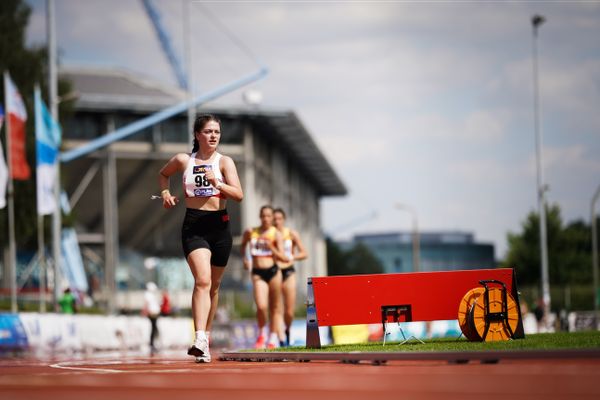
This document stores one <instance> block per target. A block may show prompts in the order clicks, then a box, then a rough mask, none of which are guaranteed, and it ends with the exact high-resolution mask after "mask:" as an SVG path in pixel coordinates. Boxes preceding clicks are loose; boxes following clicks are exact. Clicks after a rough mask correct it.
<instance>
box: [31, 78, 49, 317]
mask: <svg viewBox="0 0 600 400" xmlns="http://www.w3.org/2000/svg"><path fill="white" fill-rule="evenodd" d="M34 97H35V98H36V99H37V98H38V97H39V98H40V99H41V97H42V94H41V90H40V86H39V85H38V84H36V85H35V95H34ZM34 103H35V107H38V104H37V101H35V102H34ZM34 114H35V116H36V118H37V115H38V110H35V112H34ZM36 121H37V120H36ZM36 130H37V122H36ZM35 135H36V143H37V135H38V132H37V131H36V133H35ZM36 147H37V146H36ZM38 170H39V169H38V168H37V165H36V171H38ZM37 179H38V180H39V179H40V176H39V175H38V177H37ZM37 184H38V185H39V181H38V182H37ZM37 195H39V192H37ZM37 201H38V202H39V201H40V199H39V198H38V199H37ZM36 208H37V211H38V255H39V258H38V260H39V265H38V266H39V270H40V273H39V279H40V312H41V313H45V312H46V250H45V248H46V243H45V240H44V215H42V214H40V213H39V211H40V210H39V206H38V207H36Z"/></svg>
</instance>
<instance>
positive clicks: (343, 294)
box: [312, 268, 518, 326]
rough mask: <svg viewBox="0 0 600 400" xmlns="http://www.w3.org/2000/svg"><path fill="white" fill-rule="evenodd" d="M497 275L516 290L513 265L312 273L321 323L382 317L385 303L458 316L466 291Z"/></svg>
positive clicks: (418, 314)
mask: <svg viewBox="0 0 600 400" xmlns="http://www.w3.org/2000/svg"><path fill="white" fill-rule="evenodd" d="M492 279H495V280H498V281H501V282H503V283H504V284H505V285H506V290H507V291H508V293H511V294H512V295H513V297H515V296H516V294H517V291H516V283H515V282H514V276H513V270H512V269H511V268H498V269H477V270H460V271H444V272H415V273H399V274H377V275H352V276H328V277H313V278H312V285H313V290H314V305H315V308H316V314H317V324H318V326H333V325H353V324H368V323H381V320H382V315H381V307H382V306H399V305H408V306H410V309H411V317H412V319H411V320H412V321H435V320H451V319H456V318H457V315H458V306H459V304H460V301H461V299H462V298H463V296H464V295H465V294H466V293H467V292H468V291H469V290H471V289H473V288H475V287H479V286H481V285H480V284H479V281H480V280H492ZM515 300H516V301H517V302H518V297H515Z"/></svg>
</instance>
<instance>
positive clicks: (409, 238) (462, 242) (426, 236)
mask: <svg viewBox="0 0 600 400" xmlns="http://www.w3.org/2000/svg"><path fill="white" fill-rule="evenodd" d="M413 240H414V235H413V233H412V232H387V233H373V234H362V235H356V236H354V238H353V242H354V243H355V244H356V243H362V244H364V245H365V246H367V247H368V248H369V249H370V250H371V251H372V252H373V254H374V255H375V257H377V258H378V259H379V260H380V261H381V263H382V264H383V266H384V269H385V272H387V273H395V272H413V271H415V265H414V264H415V258H414V257H413V249H414V246H413ZM418 253H419V260H418V261H417V262H418V264H419V268H418V270H419V271H422V272H425V271H451V270H462V269H478V268H495V267H496V262H495V260H494V245H493V244H489V243H477V242H475V239H474V236H473V234H472V233H465V232H455V231H448V232H423V233H420V234H419V250H418Z"/></svg>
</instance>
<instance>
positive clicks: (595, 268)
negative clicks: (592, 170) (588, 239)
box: [591, 186, 600, 329]
mask: <svg viewBox="0 0 600 400" xmlns="http://www.w3.org/2000/svg"><path fill="white" fill-rule="evenodd" d="M599 197H600V186H598V189H596V193H594V196H593V197H592V204H591V209H592V212H591V217H592V275H593V277H594V329H598V227H597V226H596V201H597V200H598V198H599Z"/></svg>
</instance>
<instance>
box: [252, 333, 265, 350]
mask: <svg viewBox="0 0 600 400" xmlns="http://www.w3.org/2000/svg"><path fill="white" fill-rule="evenodd" d="M254 348H255V349H264V348H265V337H264V336H263V335H260V336H259V337H258V338H257V339H256V344H255V345H254Z"/></svg>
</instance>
